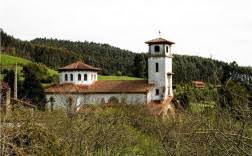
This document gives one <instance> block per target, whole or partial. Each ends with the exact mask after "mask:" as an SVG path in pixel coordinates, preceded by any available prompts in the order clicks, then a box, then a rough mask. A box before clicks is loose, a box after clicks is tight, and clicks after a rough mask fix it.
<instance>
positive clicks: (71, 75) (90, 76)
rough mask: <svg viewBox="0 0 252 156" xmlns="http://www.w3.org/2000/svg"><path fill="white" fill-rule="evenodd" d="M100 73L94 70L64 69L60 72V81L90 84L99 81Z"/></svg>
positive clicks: (62, 82) (61, 82)
mask: <svg viewBox="0 0 252 156" xmlns="http://www.w3.org/2000/svg"><path fill="white" fill-rule="evenodd" d="M97 78H98V75H97V72H94V71H62V72H60V73H59V83H60V84H64V83H73V84H82V85H90V84H92V83H93V82H95V81H97Z"/></svg>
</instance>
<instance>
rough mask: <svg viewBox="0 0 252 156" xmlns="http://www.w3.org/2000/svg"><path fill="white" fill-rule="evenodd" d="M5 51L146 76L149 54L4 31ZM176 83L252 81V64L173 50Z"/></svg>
mask: <svg viewBox="0 0 252 156" xmlns="http://www.w3.org/2000/svg"><path fill="white" fill-rule="evenodd" d="M1 39H2V41H1V43H2V49H3V51H4V52H6V53H8V54H10V55H16V56H19V57H23V58H26V59H29V60H32V61H35V62H40V63H43V64H46V65H47V66H50V67H51V68H54V69H57V68H58V67H60V66H63V65H66V64H69V63H72V62H73V61H76V60H83V61H85V62H86V63H87V64H91V65H94V66H96V67H99V68H102V73H101V74H104V75H115V74H117V73H120V74H122V75H128V76H136V77H146V75H147V70H146V69H147V58H148V57H147V54H143V53H141V54H140V53H133V52H131V51H128V50H122V49H120V48H117V47H113V46H111V45H108V44H100V43H94V42H88V41H85V42H79V41H78V42H73V41H68V40H58V39H46V38H37V39H34V40H32V41H22V40H19V39H15V38H14V37H12V36H10V35H8V34H6V33H5V32H3V31H2V32H1ZM173 71H174V73H175V75H174V83H190V82H191V81H192V80H202V81H205V82H209V83H212V84H220V83H221V82H223V81H224V80H226V79H227V78H228V77H232V79H236V80H239V81H243V82H246V83H247V84H251V81H252V68H250V67H239V66H238V65H237V64H236V63H235V62H233V63H232V64H228V63H225V62H222V61H217V60H212V59H208V58H202V57H197V56H186V55H182V56H181V55H176V54H174V59H173Z"/></svg>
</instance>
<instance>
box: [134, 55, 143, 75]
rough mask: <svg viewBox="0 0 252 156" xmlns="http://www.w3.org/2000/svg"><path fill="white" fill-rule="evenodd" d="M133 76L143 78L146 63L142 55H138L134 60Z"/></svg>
mask: <svg viewBox="0 0 252 156" xmlns="http://www.w3.org/2000/svg"><path fill="white" fill-rule="evenodd" d="M133 68H134V76H136V77H144V76H145V71H146V61H145V57H144V54H138V55H136V56H135V58H134V67H133Z"/></svg>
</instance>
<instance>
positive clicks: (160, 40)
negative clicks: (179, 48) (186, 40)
mask: <svg viewBox="0 0 252 156" xmlns="http://www.w3.org/2000/svg"><path fill="white" fill-rule="evenodd" d="M145 43H146V44H150V45H151V44H158V43H161V44H162V43H165V44H170V45H171V44H175V43H174V42H172V41H168V40H166V39H164V38H161V37H159V38H155V39H152V40H149V41H146V42H145Z"/></svg>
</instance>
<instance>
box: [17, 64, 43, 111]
mask: <svg viewBox="0 0 252 156" xmlns="http://www.w3.org/2000/svg"><path fill="white" fill-rule="evenodd" d="M32 66H34V65H32V64H30V65H25V66H24V67H23V74H24V78H25V79H24V83H23V89H24V90H23V93H22V97H23V98H25V99H28V100H31V102H32V103H33V104H35V105H37V106H38V108H39V109H40V110H43V109H44V106H45V102H46V98H45V94H44V89H43V87H42V85H41V83H40V81H39V78H38V75H37V74H36V71H34V68H32Z"/></svg>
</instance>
